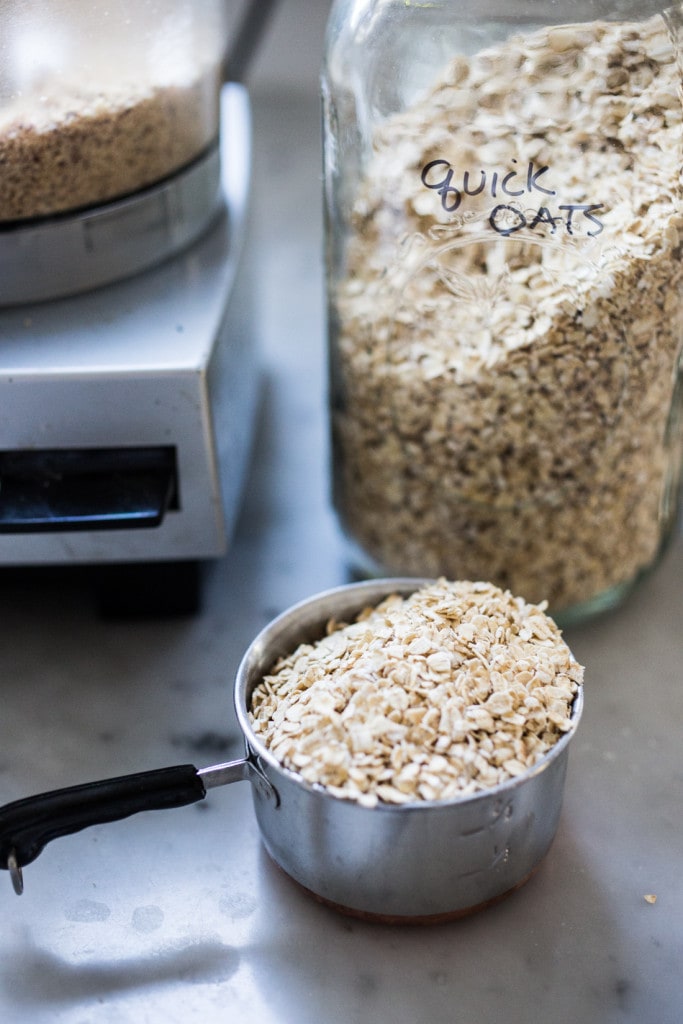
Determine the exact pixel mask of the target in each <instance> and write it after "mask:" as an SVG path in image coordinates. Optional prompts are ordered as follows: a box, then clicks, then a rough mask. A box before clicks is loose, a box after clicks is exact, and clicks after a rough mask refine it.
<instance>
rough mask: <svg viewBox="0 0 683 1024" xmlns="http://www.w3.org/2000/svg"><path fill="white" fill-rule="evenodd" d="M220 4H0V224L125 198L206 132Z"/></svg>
mask: <svg viewBox="0 0 683 1024" xmlns="http://www.w3.org/2000/svg"><path fill="white" fill-rule="evenodd" d="M223 7H224V3H223V2H222V0H202V4H201V5H197V4H193V3H191V2H189V0H137V2H133V0H107V2H104V0H49V2H46V3H45V2H44V3H40V2H37V0H34V2H31V3H26V2H14V0H9V2H7V3H4V4H3V6H2V14H1V15H0V17H1V19H2V33H1V35H0V224H2V223H5V224H7V223H12V222H18V221H23V220H26V219H33V218H40V217H45V216H47V215H53V214H58V213H64V212H65V211H74V210H81V209H83V208H87V207H91V206H93V205H98V204H101V203H105V202H108V201H110V200H112V199H115V198H119V197H122V196H127V195H129V194H131V193H134V192H137V191H138V190H140V189H143V188H145V187H146V186H149V185H150V184H152V183H155V182H158V181H160V180H162V179H165V178H167V177H168V176H169V175H172V174H173V173H174V172H176V171H177V170H178V169H180V168H182V167H184V166H186V165H188V164H189V163H191V162H192V161H193V160H195V159H196V158H197V157H198V156H199V155H200V154H201V153H202V152H203V151H205V150H206V149H207V147H209V146H210V145H211V144H212V143H214V142H215V140H216V138H217V135H218V99H219V85H220V80H221V75H220V70H221V61H222V58H223V51H224V40H225V31H224V24H223V21H224V10H223Z"/></svg>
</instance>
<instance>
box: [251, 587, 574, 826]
mask: <svg viewBox="0 0 683 1024" xmlns="http://www.w3.org/2000/svg"><path fill="white" fill-rule="evenodd" d="M582 681H583V668H582V667H581V666H580V665H579V664H578V662H577V661H576V660H575V658H574V657H573V655H572V653H571V651H570V650H569V648H568V647H567V645H566V643H565V642H564V641H563V639H562V636H561V633H560V631H559V629H558V628H557V626H556V625H555V623H554V622H553V621H552V619H550V618H549V617H548V616H547V615H546V614H545V612H544V609H543V607H540V606H534V605H530V604H527V603H526V602H525V601H523V600H522V599H521V598H518V597H513V596H512V595H511V594H510V593H509V592H504V591H502V590H500V589H498V588H497V587H494V586H492V585H491V584H488V583H467V582H457V583H451V582H448V581H446V580H444V579H440V580H438V581H437V582H435V583H430V584H427V585H425V586H423V587H422V588H421V589H419V590H417V591H416V592H415V593H414V594H412V595H410V596H409V597H405V598H404V597H401V596H399V595H396V594H394V595H391V596H390V597H388V598H386V599H385V600H384V601H382V602H381V603H380V604H379V605H377V606H376V607H374V608H368V609H366V610H365V611H364V612H363V613H362V614H361V615H360V616H359V618H358V619H357V621H355V622H353V623H351V624H347V625H340V624H338V623H336V622H332V623H330V625H329V627H328V635H327V636H325V637H324V638H323V639H321V640H319V641H318V642H317V643H314V644H304V645H301V646H300V647H298V648H297V650H295V651H294V652H293V653H292V654H291V655H289V656H288V657H286V658H283V659H281V660H280V661H279V662H278V663H277V664H276V666H275V667H274V669H273V671H272V673H271V674H269V675H268V676H266V677H265V678H264V679H263V680H262V682H261V683H260V684H259V685H258V686H257V687H256V689H255V690H254V693H253V695H252V704H251V711H250V717H251V721H252V724H253V728H254V732H255V734H256V735H257V736H258V737H259V738H260V739H261V740H262V741H263V742H264V743H265V745H266V746H267V747H269V748H270V750H271V752H272V753H273V755H274V756H275V757H276V758H277V759H278V760H279V761H280V763H281V764H284V765H285V766H286V767H287V768H290V769H291V770H293V771H295V772H297V773H298V774H300V775H301V776H302V777H303V778H304V779H305V780H306V782H309V783H312V784H319V785H321V786H324V787H325V788H326V789H328V790H329V791H330V792H331V793H333V794H334V795H335V796H338V797H342V798H346V799H350V800H356V801H358V802H359V803H361V804H362V805H364V806H367V807H373V806H375V805H376V804H377V803H378V802H383V803H390V804H401V803H406V802H410V801H423V800H430V801H431V800H448V799H451V798H454V797H459V796H463V795H465V794H469V793H474V792H477V791H479V790H482V789H487V788H489V787H491V786H495V785H497V784H498V783H500V782H503V781H505V780H506V779H510V778H512V777H514V776H518V775H520V774H521V773H523V772H525V771H526V770H527V769H528V768H530V767H531V766H532V765H534V764H535V763H536V762H537V761H538V760H539V758H540V757H542V756H543V755H544V754H545V753H547V751H549V750H550V749H551V747H552V746H553V745H554V744H555V743H556V742H557V740H558V739H559V738H560V737H561V736H562V735H563V734H564V733H565V732H567V731H568V730H569V729H570V728H571V721H570V716H571V709H572V705H573V701H574V698H575V696H576V694H577V692H578V689H579V686H580V685H581V683H582Z"/></svg>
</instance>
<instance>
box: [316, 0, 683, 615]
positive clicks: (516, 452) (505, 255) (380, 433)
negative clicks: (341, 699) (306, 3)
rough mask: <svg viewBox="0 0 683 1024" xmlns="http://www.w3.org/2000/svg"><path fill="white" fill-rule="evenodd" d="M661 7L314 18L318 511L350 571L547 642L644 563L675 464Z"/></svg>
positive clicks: (374, 4) (672, 490)
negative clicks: (529, 615) (521, 614)
mask: <svg viewBox="0 0 683 1024" xmlns="http://www.w3.org/2000/svg"><path fill="white" fill-rule="evenodd" d="M682 35H683V13H681V8H680V7H679V6H676V7H675V8H674V7H672V8H668V9H665V8H664V7H662V6H661V5H660V4H658V3H654V2H647V0H620V2H618V3H617V2H616V0H602V2H601V0H576V2H569V0H568V2H566V3H563V4H557V3H555V2H553V0H526V2H522V0H498V2H490V0H450V2H449V0H441V2H439V3H434V4H426V5H423V4H413V3H405V0H336V2H334V3H333V6H332V11H331V15H330V21H329V25H328V36H327V49H326V60H325V66H324V73H323V99H324V115H325V116H324V133H325V137H324V156H325V203H326V230H327V244H326V251H327V281H328V299H329V310H330V313H329V334H330V416H331V432H332V463H333V482H334V502H335V506H336V509H337V512H338V515H339V518H340V521H341V523H342V526H343V529H344V531H345V533H346V534H347V536H348V538H349V541H350V545H351V549H352V551H353V558H354V560H355V562H356V568H357V569H360V570H361V571H362V572H364V573H374V572H381V573H389V574H407V575H424V576H437V575H440V574H445V575H447V576H450V577H453V578H464V579H486V580H491V581H493V582H495V583H496V584H498V585H500V586H504V587H509V588H510V589H511V590H512V591H514V592H515V593H519V594H521V595H523V596H524V597H525V598H526V599H527V600H530V601H542V600H548V602H549V605H550V608H551V610H552V612H553V613H554V614H556V615H557V614H559V615H560V616H562V617H563V619H564V621H568V620H570V619H572V618H574V619H576V618H579V617H582V616H585V615H588V614H592V613H594V612H595V611H598V610H600V609H603V608H607V607H611V606H613V605H615V604H617V603H618V602H619V601H620V600H621V599H622V597H623V596H624V595H625V594H626V593H627V592H628V591H629V590H630V588H631V587H632V586H633V584H634V582H635V581H636V580H637V579H638V578H639V577H640V576H641V575H642V574H643V572H644V571H646V570H647V569H648V568H650V567H651V566H652V565H653V564H654V563H655V561H656V559H657V557H658V555H659V554H660V553H661V551H662V550H663V547H664V545H665V543H666V540H667V538H668V537H669V536H670V534H671V533H672V531H673V528H674V524H675V521H676V513H677V502H678V491H679V479H680V470H681V462H682V450H683V440H682V429H681V421H682V417H681V395H682V388H681V367H682V365H683V357H682V355H681V351H682V338H683V334H682V330H681V326H682V323H681V322H682V315H683V296H682V284H683V281H682V279H683V261H682V259H681V243H682V241H683V217H682V207H681V166H682V157H683V133H682V127H683V114H682V107H681V99H680V95H681V67H680V44H681V38H682Z"/></svg>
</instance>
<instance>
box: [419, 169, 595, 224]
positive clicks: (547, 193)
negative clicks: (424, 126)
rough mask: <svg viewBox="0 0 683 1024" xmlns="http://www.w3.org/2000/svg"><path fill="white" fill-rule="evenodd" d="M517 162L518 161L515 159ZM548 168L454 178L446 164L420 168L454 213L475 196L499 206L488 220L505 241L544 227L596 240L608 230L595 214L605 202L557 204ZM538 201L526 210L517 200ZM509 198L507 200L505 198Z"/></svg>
mask: <svg viewBox="0 0 683 1024" xmlns="http://www.w3.org/2000/svg"><path fill="white" fill-rule="evenodd" d="M512 163H513V164H516V163H517V161H516V160H513V161H512ZM549 170H550V168H549V167H548V166H547V165H540V166H537V165H536V163H535V161H534V160H530V161H529V162H528V164H527V165H526V167H525V168H523V169H522V168H517V167H514V168H513V169H512V170H506V171H500V170H496V171H493V172H490V171H485V170H480V171H478V172H472V171H470V170H465V171H464V172H463V173H462V177H460V175H458V176H457V177H456V171H455V168H454V167H453V166H452V164H450V163H449V162H448V160H441V159H440V160H431V161H430V162H429V163H428V164H425V166H424V167H423V168H422V173H421V175H420V179H421V181H422V184H423V185H424V186H425V187H426V188H428V189H432V190H433V191H434V192H436V193H437V195H439V196H440V198H441V206H442V207H443V209H444V210H445V211H446V212H447V213H450V214H454V213H455V212H456V211H458V210H460V209H461V207H463V206H465V205H466V204H467V200H468V199H469V198H471V197H474V196H488V197H490V198H491V199H492V200H499V201H498V202H496V203H495V204H494V205H493V206H492V207H491V210H490V212H489V217H488V221H489V224H490V225H491V227H492V228H493V230H494V231H495V232H496V233H497V234H499V235H503V236H504V237H508V236H509V235H513V234H515V233H516V232H517V231H521V230H522V229H523V228H527V229H528V230H530V231H536V230H543V229H545V230H546V231H548V232H549V233H550V234H553V235H554V234H555V233H556V232H557V231H564V232H565V233H566V234H568V235H573V236H577V235H578V236H581V235H586V236H587V237H589V238H595V237H596V235H599V234H600V233H601V232H602V231H604V224H603V223H602V221H601V220H600V219H599V217H598V216H597V213H598V211H600V210H604V209H605V206H604V204H603V203H564V202H558V201H557V191H556V190H555V189H552V188H548V187H547V185H546V182H547V179H546V178H545V175H547V174H548V171H549ZM526 196H530V197H532V198H537V197H538V198H537V202H536V205H532V206H527V205H526V204H525V205H524V207H523V206H522V204H521V203H519V202H516V201H515V200H519V199H521V198H522V197H526ZM508 199H509V200H511V202H505V201H504V200H508Z"/></svg>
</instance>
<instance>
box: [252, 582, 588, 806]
mask: <svg viewBox="0 0 683 1024" xmlns="http://www.w3.org/2000/svg"><path fill="white" fill-rule="evenodd" d="M430 582H433V580H429V579H426V578H411V577H396V578H390V577H385V578H380V579H373V580H363V581H362V582H359V583H347V584H343V585H342V586H339V587H333V588H331V589H329V590H325V591H321V592H320V593H318V594H315V595H313V596H312V597H309V598H305V599H304V600H302V601H299V602H297V603H296V604H294V605H291V606H290V607H289V608H287V609H286V610H285V611H284V612H281V613H280V615H278V616H276V618H274V619H272V620H271V622H269V623H268V625H266V626H265V627H264V628H263V629H262V630H261V632H260V633H259V634H258V635H257V636H256V637H255V638H254V640H253V641H252V643H251V644H250V645H249V647H248V648H247V650H246V652H245V654H244V656H243V658H242V660H241V662H240V665H239V667H238V670H237V675H236V677H235V684H234V689H233V703H234V707H235V713H236V715H237V720H238V722H239V725H240V728H241V731H242V735H243V737H244V740H245V744H246V748H247V760H252V761H255V762H256V765H257V766H259V765H260V764H261V763H264V762H265V764H267V765H268V768H269V769H270V771H271V772H274V773H281V774H282V775H284V776H285V777H286V778H287V779H289V780H290V781H291V782H293V783H295V784H296V785H298V786H300V787H301V788H302V789H304V790H308V791H309V792H311V793H316V794H318V795H320V794H323V795H325V796H327V797H328V798H329V799H330V800H340V801H342V800H343V801H344V802H345V803H354V804H355V806H356V807H357V809H358V811H359V812H360V811H363V812H365V813H367V814H377V813H380V814H404V813H406V812H408V811H410V812H411V813H416V812H420V813H427V812H429V810H433V809H434V808H439V809H444V808H448V807H462V806H464V805H465V804H471V803H475V802H477V801H479V800H482V799H490V798H491V797H496V796H501V797H502V796H505V795H506V794H509V793H512V792H514V791H516V790H518V789H519V788H520V787H522V786H524V785H525V784H526V783H528V782H529V781H530V780H531V779H532V778H535V777H536V776H538V775H540V774H541V772H543V771H545V770H546V769H547V768H548V767H549V766H550V765H551V764H552V763H553V762H554V761H556V760H557V759H558V758H559V757H562V755H563V754H564V752H565V751H566V749H567V747H568V746H569V744H570V742H571V741H572V739H573V737H574V734H575V732H576V729H577V727H578V724H579V721H580V719H581V716H582V714H583V705H584V697H583V684H580V685H579V688H578V690H577V692H576V695H575V697H574V700H573V703H572V709H571V715H570V727H569V729H568V730H567V731H566V732H564V733H563V734H562V735H561V736H560V737H559V739H558V740H557V741H556V742H555V743H554V744H553V746H552V747H551V748H550V750H548V751H546V753H545V754H543V755H542V756H541V757H540V758H539V759H538V761H536V762H535V764H533V765H531V766H530V767H529V768H528V769H527V770H526V771H525V772H523V773H522V774H521V775H516V776H514V777H513V778H510V779H506V780H504V781H503V782H499V783H498V784H497V785H495V786H487V787H485V788H484V789H480V790H477V791H476V792H474V793H464V794H463V795H462V796H455V797H452V798H451V799H449V800H411V801H406V802H405V803H402V804H389V803H382V802H381V801H379V802H378V803H377V804H376V805H375V806H374V807H364V806H363V805H362V804H359V803H358V802H357V801H353V800H351V799H348V800H346V799H345V798H343V797H339V796H336V794H334V793H331V792H330V791H329V790H328V789H327V787H325V786H323V785H322V784H319V783H310V782H307V781H306V779H304V778H303V777H302V776H301V775H300V774H299V773H298V772H296V771H293V770H292V769H291V768H288V767H287V766H286V765H284V764H282V762H281V761H278V760H277V758H276V757H274V756H273V754H272V752H271V751H270V750H269V749H268V747H266V746H265V744H264V743H263V742H262V741H261V740H260V739H259V738H258V736H257V735H256V733H255V732H254V730H253V727H252V725H251V721H250V719H249V703H250V700H251V695H252V693H253V691H254V689H255V688H256V686H257V685H258V682H259V679H260V677H261V676H262V675H264V674H266V673H267V672H269V671H270V670H271V668H272V666H273V665H274V663H275V661H276V660H277V658H278V657H280V656H284V655H286V654H289V653H291V651H293V650H294V649H295V648H296V647H297V646H298V645H299V644H300V643H310V642H314V641H315V640H316V639H318V638H319V637H321V636H322V635H323V632H322V631H323V629H324V626H325V623H326V622H327V620H328V619H330V618H331V617H332V615H333V610H332V609H333V608H334V605H335V604H339V605H340V610H341V611H342V612H343V614H358V613H359V612H360V611H362V609H363V608H364V607H366V606H367V604H368V603H377V602H379V601H381V600H383V598H385V597H388V596H389V595H390V594H392V593H399V594H401V595H403V596H408V595H409V594H411V593H414V592H415V591H416V590H417V589H419V588H420V587H421V586H424V585H425V584H427V583H430ZM353 595H357V596H358V601H357V602H353V601H352V602H351V603H348V602H345V601H344V602H343V605H342V604H341V603H340V602H342V601H343V599H344V598H345V597H347V596H348V597H349V598H351V597H352V596H353ZM316 607H320V612H319V617H315V616H313V614H312V613H313V609H314V608H316ZM323 608H325V609H326V612H325V613H324V614H323ZM307 612H310V613H311V615H310V617H308V616H307V617H306V619H305V622H302V624H301V629H300V636H299V638H298V639H297V638H294V639H292V638H291V637H290V631H289V630H288V629H287V627H288V626H289V625H290V623H292V621H293V620H296V619H297V618H299V617H301V616H302V615H303V614H304V613H307ZM280 634H281V639H286V643H285V645H284V648H283V649H280V647H278V646H277V645H275V644H273V640H274V639H275V638H277V637H278V635H280ZM256 669H258V671H256Z"/></svg>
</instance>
